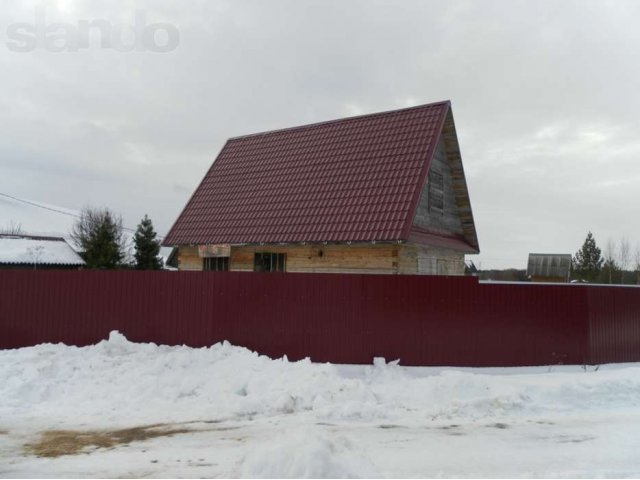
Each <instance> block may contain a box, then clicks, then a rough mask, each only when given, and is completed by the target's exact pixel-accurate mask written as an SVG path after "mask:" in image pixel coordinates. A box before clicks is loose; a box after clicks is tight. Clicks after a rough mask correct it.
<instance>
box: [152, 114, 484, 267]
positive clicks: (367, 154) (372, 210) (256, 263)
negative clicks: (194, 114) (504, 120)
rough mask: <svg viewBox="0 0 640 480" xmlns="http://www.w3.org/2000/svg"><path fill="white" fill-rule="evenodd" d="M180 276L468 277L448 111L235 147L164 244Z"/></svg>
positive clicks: (464, 209)
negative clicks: (231, 273) (217, 273)
mask: <svg viewBox="0 0 640 480" xmlns="http://www.w3.org/2000/svg"><path fill="white" fill-rule="evenodd" d="M164 245H165V246H173V247H177V249H178V255H177V256H178V268H179V269H180V270H232V271H257V272H265V271H277V272H340V273H381V274H385V273H386V274H427V275H462V274H463V273H464V255H465V254H473V253H478V252H479V248H478V239H477V236H476V230H475V226H474V222H473V215H472V212H471V203H470V201H469V194H468V191H467V185H466V180H465V176H464V169H463V166H462V158H461V156H460V148H459V146H458V139H457V136H456V129H455V125H454V121H453V115H452V113H451V104H450V102H449V101H445V102H439V103H433V104H429V105H422V106H418V107H412V108H406V109H402V110H394V111H390V112H382V113H376V114H371V115H363V116H359V117H351V118H345V119H339V120H333V121H328V122H322V123H316V124H312V125H304V126H300V127H293V128H287V129H283V130H276V131H270V132H265V133H258V134H254V135H246V136H241V137H235V138H231V139H229V140H228V141H227V143H226V144H225V145H224V147H223V149H222V151H221V152H220V154H219V155H218V157H217V159H216V160H215V161H214V162H213V165H212V166H211V168H210V169H209V171H208V172H207V174H206V175H205V177H204V179H203V180H202V182H201V183H200V185H199V186H198V188H197V189H196V191H195V192H194V194H193V196H192V197H191V199H190V200H189V202H188V203H187V205H186V206H185V208H184V210H183V211H182V213H181V214H180V216H179V217H178V219H177V220H176V222H175V224H174V225H173V227H172V228H171V230H170V232H169V234H168V235H167V236H166V238H165V240H164Z"/></svg>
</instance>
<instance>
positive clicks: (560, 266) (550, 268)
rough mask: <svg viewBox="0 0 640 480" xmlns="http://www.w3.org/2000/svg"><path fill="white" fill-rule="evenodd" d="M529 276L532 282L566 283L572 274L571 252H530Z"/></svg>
mask: <svg viewBox="0 0 640 480" xmlns="http://www.w3.org/2000/svg"><path fill="white" fill-rule="evenodd" d="M527 276H528V277H529V279H530V280H531V281H532V282H555V283H566V282H568V281H569V277H570V276H571V254H568V253H567V254H550V253H530V254H529V262H528V263H527Z"/></svg>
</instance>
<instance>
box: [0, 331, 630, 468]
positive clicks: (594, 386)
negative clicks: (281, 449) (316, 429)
mask: <svg viewBox="0 0 640 480" xmlns="http://www.w3.org/2000/svg"><path fill="white" fill-rule="evenodd" d="M566 368H572V369H573V370H572V371H571V372H569V371H565V372H558V373H556V372H552V373H548V372H547V369H543V368H538V369H512V370H510V369H501V370H500V372H501V373H502V374H499V375H498V374H492V373H483V372H484V371H483V370H481V369H476V370H471V371H469V370H468V369H467V370H466V371H464V370H462V369H458V370H454V369H434V368H407V367H402V366H399V365H397V364H395V363H389V364H387V363H385V362H384V361H383V360H382V359H379V360H376V362H375V363H374V365H369V366H349V367H345V366H335V365H330V364H314V363H311V362H310V361H309V360H303V361H299V362H289V361H287V359H286V358H284V359H279V360H271V359H269V358H267V357H264V356H259V355H257V354H256V353H253V352H250V351H249V350H247V349H244V348H239V347H234V346H232V345H230V344H228V343H221V344H217V345H214V346H212V347H210V348H200V349H194V348H189V347H183V346H181V347H168V346H157V345H154V344H136V343H132V342H129V341H128V340H127V339H126V338H124V336H122V335H121V334H119V333H117V332H113V333H112V334H111V335H110V337H109V340H106V341H102V342H100V343H99V344H97V345H94V346H90V347H84V348H77V347H67V346H65V345H61V344H58V345H51V344H46V345H39V346H37V347H32V348H24V349H19V350H5V351H0V417H1V418H6V419H10V418H22V419H28V418H45V417H49V418H55V419H56V420H58V421H61V422H68V423H73V424H78V423H81V422H83V421H89V420H91V421H92V422H93V424H94V425H95V418H96V417H99V418H100V421H101V422H103V423H104V424H105V425H109V426H114V425H117V424H126V423H127V421H129V420H131V419H135V420H136V421H137V422H144V421H149V422H154V421H192V420H194V421H195V420H216V421H218V420H232V419H248V418H254V417H256V416H262V417H270V416H274V415H284V414H291V413H299V412H301V413H308V414H309V415H312V416H314V418H316V419H317V421H334V420H341V421H344V420H348V421H356V422H373V421H376V422H386V423H393V422H395V423H401V422H403V421H409V420H407V419H409V418H411V419H416V418H419V419H420V420H421V421H427V420H428V421H432V420H442V421H447V420H450V419H466V420H482V419H497V418H502V417H509V416H518V415H521V414H523V413H526V414H528V415H553V414H559V415H562V414H564V413H566V412H575V411H577V410H581V409H582V410H593V409H605V410H606V409H614V408H615V409H620V408H622V409H624V408H635V405H636V404H637V399H638V398H640V368H638V367H637V366H634V365H628V366H615V367H607V368H602V369H600V370H599V371H587V372H584V371H582V369H580V368H579V367H566ZM487 372H488V371H487ZM507 372H508V373H509V374H506V375H505V373H507ZM514 372H515V373H514ZM411 421H413V420H411ZM307 447H308V448H313V449H316V450H318V451H323V452H325V453H326V452H331V451H332V450H331V447H330V446H328V445H327V444H325V443H322V441H321V440H317V439H316V441H315V445H311V444H308V445H305V448H307ZM301 448H302V447H301ZM299 453H300V455H302V456H304V455H307V454H308V452H307V451H306V450H300V451H299ZM327 455H328V454H327ZM327 458H334V457H327ZM257 461H259V459H257V458H256V459H253V460H252V461H251V462H249V463H250V464H251V463H252V462H257ZM248 465H249V464H248ZM334 466H335V465H334ZM247 468H249V467H247ZM290 468H291V469H293V470H295V468H296V467H295V464H292V465H291V466H290ZM331 468H333V467H331ZM335 468H338V467H337V466H336V467H335ZM279 473H282V474H283V475H284V474H285V473H283V472H279ZM294 476H295V475H294Z"/></svg>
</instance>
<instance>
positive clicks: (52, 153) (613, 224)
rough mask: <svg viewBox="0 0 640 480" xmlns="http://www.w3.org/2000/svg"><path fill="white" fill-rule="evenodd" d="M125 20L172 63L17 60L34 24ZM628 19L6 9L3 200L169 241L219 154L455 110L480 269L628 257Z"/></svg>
mask: <svg viewBox="0 0 640 480" xmlns="http://www.w3.org/2000/svg"><path fill="white" fill-rule="evenodd" d="M137 10H138V11H142V15H144V17H145V22H146V24H152V23H154V22H156V23H157V22H164V23H167V24H169V25H171V26H173V27H175V29H176V30H177V31H178V32H179V44H178V45H177V48H175V49H173V50H171V51H169V52H165V53H158V52H152V51H131V52H122V51H117V50H115V49H113V48H101V45H100V43H99V40H100V39H99V38H98V35H99V32H97V31H94V30H92V32H93V33H92V35H93V37H92V39H91V44H90V46H89V48H86V49H80V50H79V51H77V52H69V51H62V52H51V51H48V50H47V49H45V48H41V47H42V46H43V42H42V41H41V40H38V43H37V48H35V49H33V51H30V52H15V51H12V50H11V49H10V48H9V47H10V45H15V37H14V36H12V35H13V34H12V33H11V26H12V25H14V24H16V23H17V22H26V23H28V24H33V25H36V24H37V23H38V22H39V21H40V20H38V18H42V12H43V11H44V25H49V26H51V24H55V23H56V22H66V23H70V24H71V25H75V26H77V25H79V24H81V22H83V21H93V20H95V19H104V20H107V21H108V22H110V23H111V24H114V25H115V24H131V25H132V24H134V22H135V21H136V11H137ZM38 15H40V17H38ZM138 16H140V12H139V13H138ZM638 19H640V2H633V1H611V2H607V1H573V2H572V1H563V2H559V1H512V0H510V1H492V2H490V1H447V2H444V1H439V2H432V1H402V2H399V1H356V0H350V1H344V0H340V1H304V0H291V1H264V0H260V1H238V0H233V1H208V2H205V1H185V0H181V1H173V2H169V1H164V0H153V1H147V2H144V1H135V2H133V1H109V2H107V1H103V0H99V1H90V0H89V1H82V2H81V1H77V2H76V1H71V0H58V1H50V2H41V1H25V0H9V1H7V0H3V3H2V10H1V11H0V32H1V34H2V35H3V37H2V42H1V44H0V72H1V74H0V193H6V194H10V195H14V196H16V197H20V198H27V199H29V200H36V201H40V202H46V203H49V204H54V205H59V206H62V207H66V208H72V209H79V208H81V207H82V206H85V205H95V206H102V205H104V206H108V207H110V208H112V209H113V210H115V211H117V212H120V213H121V214H122V215H123V218H124V221H125V224H127V225H130V226H134V227H135V225H136V224H137V223H138V221H139V220H140V218H141V217H142V216H143V215H144V214H145V213H148V214H149V216H150V217H151V218H152V220H153V221H154V223H155V225H156V228H157V230H158V232H159V233H160V234H164V233H166V232H167V230H168V229H169V228H170V226H171V224H172V223H173V221H174V220H175V219H176V217H177V215H178V214H179V213H180V211H181V210H182V208H183V206H184V204H185V203H186V201H187V200H188V198H189V196H190V195H191V193H192V192H193V190H194V189H195V188H196V186H197V185H198V183H199V181H200V180H201V178H202V176H203V175H204V173H205V172H206V170H207V169H208V167H209V166H210V164H211V162H212V161H213V160H214V159H215V157H216V155H217V154H218V152H219V150H220V149H221V147H222V145H223V144H224V141H225V140H226V139H227V138H228V137H232V136H237V135H241V134H246V133H252V132H258V131H264V130H268V129H273V128H282V127H288V126H294V125H300V124H304V123H310V122H315V121H321V120H328V119H333V118H339V117H344V116H348V115H354V114H361V113H369V112H376V111H384V110H390V109H394V108H399V107H403V106H410V105H417V104H422V103H429V102H434V101H439V100H444V99H450V100H451V101H452V105H453V114H454V118H455V121H456V127H457V131H458V137H459V140H460V147H461V150H462V157H463V163H464V166H465V170H466V175H467V183H468V186H469V191H470V195H471V203H472V208H473V212H474V216H475V222H476V228H477V231H478V236H479V240H480V247H481V250H482V253H481V255H479V257H471V258H473V259H474V261H475V262H476V264H481V266H482V267H483V268H489V267H497V268H505V267H518V268H525V265H526V260H527V254H528V253H529V252H549V253H552V252H553V253H574V252H575V251H576V250H577V249H578V248H579V247H580V245H581V244H582V242H583V240H584V238H585V236H586V233H587V231H588V230H592V231H593V232H594V234H595V237H596V240H597V241H598V242H599V243H600V244H601V246H604V244H605V243H606V241H607V239H608V238H611V239H614V240H616V241H617V240H619V239H620V238H622V237H627V238H628V239H629V240H630V241H631V243H632V244H633V245H635V244H636V242H640V221H639V219H638V210H639V208H638V207H639V205H640V166H639V164H638V161H639V159H640V92H639V91H640V28H638V26H637V24H638ZM34 38H35V37H34ZM124 38H125V40H126V39H130V38H131V37H126V36H125V37H124ZM163 40H166V36H163V35H162V32H160V34H159V36H158V37H156V41H157V42H158V44H160V43H162V41H163ZM57 45H64V39H63V40H61V41H60V42H59V43H57ZM9 220H12V219H2V218H0V224H2V223H6V222H7V221H9ZM15 221H20V219H15Z"/></svg>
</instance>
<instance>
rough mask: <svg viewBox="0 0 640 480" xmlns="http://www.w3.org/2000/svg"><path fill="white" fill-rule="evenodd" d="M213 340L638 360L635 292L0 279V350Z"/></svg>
mask: <svg viewBox="0 0 640 480" xmlns="http://www.w3.org/2000/svg"><path fill="white" fill-rule="evenodd" d="M111 330H119V331H121V332H122V333H123V334H125V335H126V336H127V338H129V339H131V340H133V341H139V342H155V343H161V344H170V345H174V344H186V345H191V346H205V345H212V344H214V343H216V342H219V341H222V340H228V341H230V342H231V343H233V344H236V345H242V346H246V347H248V348H250V349H253V350H256V351H258V352H260V353H263V354H266V355H269V356H272V357H279V356H282V355H284V354H286V355H287V356H288V357H289V358H290V359H299V358H304V357H311V359H312V360H314V361H320V362H324V361H330V362H339V363H370V362H371V361H372V359H373V357H376V356H381V357H385V358H387V359H398V358H399V359H400V361H401V364H404V365H452V366H453V365H455V366H509V365H513V366H516V365H546V364H557V363H572V364H583V363H590V364H592V363H605V362H617V361H640V288H634V287H627V288H622V287H600V286H587V285H534V284H489V283H478V282H477V280H476V279H475V278H469V277H430V276H402V275H388V276H387V275H337V274H324V275H323V274H275V273H262V274H259V273H234V272H221V273H217V272H137V271H106V272H105V271H103V272H99V271H79V272H62V271H39V272H32V271H0V348H16V347H23V346H30V345H36V344H38V343H42V342H64V343H66V344H73V345H88V344H92V343H96V342H97V341H99V340H101V339H104V338H106V337H107V336H108V334H109V332H110V331H111Z"/></svg>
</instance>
